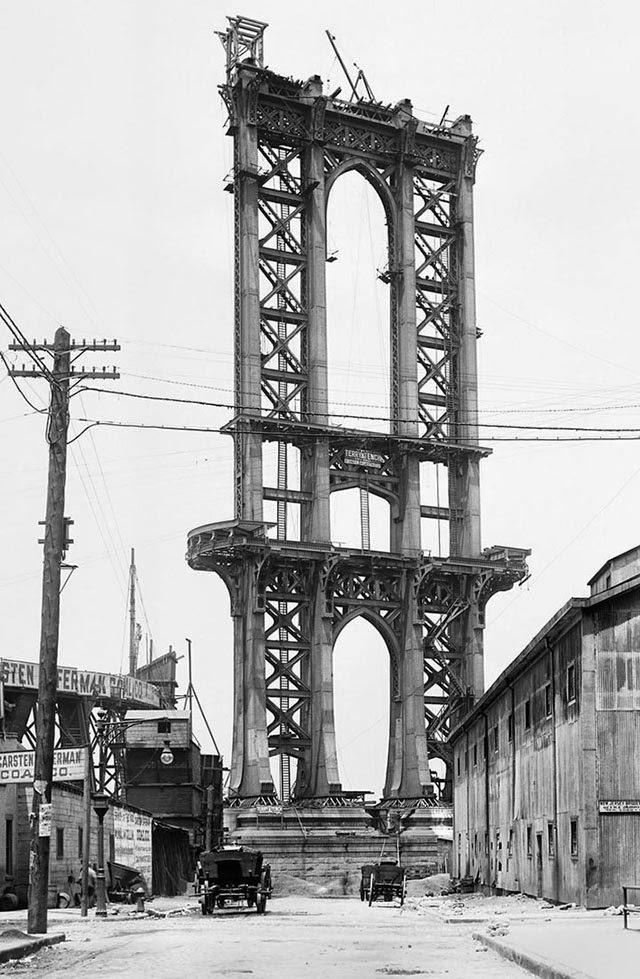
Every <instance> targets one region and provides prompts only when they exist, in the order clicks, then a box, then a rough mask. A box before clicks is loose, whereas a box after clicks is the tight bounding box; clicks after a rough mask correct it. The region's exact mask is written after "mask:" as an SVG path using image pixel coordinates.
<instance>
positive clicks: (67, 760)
mask: <svg viewBox="0 0 640 979" xmlns="http://www.w3.org/2000/svg"><path fill="white" fill-rule="evenodd" d="M84 752H85V749H84V748H66V749H65V748H63V749H61V750H60V751H54V753H53V781H54V782H72V781H76V780H77V779H80V780H82V779H83V778H84ZM34 772H35V752H34V751H3V752H0V785H7V784H8V783H11V785H17V784H20V783H25V782H29V783H31V782H33V779H34Z"/></svg>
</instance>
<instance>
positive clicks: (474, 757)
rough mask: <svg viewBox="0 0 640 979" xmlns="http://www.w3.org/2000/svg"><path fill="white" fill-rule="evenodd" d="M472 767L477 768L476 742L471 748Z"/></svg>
mask: <svg viewBox="0 0 640 979" xmlns="http://www.w3.org/2000/svg"><path fill="white" fill-rule="evenodd" d="M473 767H474V768H477V767H478V742H477V741H476V743H475V744H474V746H473Z"/></svg>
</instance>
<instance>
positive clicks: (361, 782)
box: [333, 615, 391, 800]
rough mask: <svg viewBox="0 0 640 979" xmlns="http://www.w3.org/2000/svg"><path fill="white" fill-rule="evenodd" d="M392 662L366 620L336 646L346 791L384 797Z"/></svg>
mask: <svg viewBox="0 0 640 979" xmlns="http://www.w3.org/2000/svg"><path fill="white" fill-rule="evenodd" d="M390 675H391V670H390V656H389V649H388V647H387V644H386V642H385V640H384V638H383V637H382V634H381V633H380V632H379V631H378V630H377V629H376V628H375V627H374V626H373V625H372V624H371V623H370V622H367V621H366V619H364V618H363V617H362V616H361V615H359V616H357V617H356V618H354V619H353V620H352V621H351V622H348V623H347V625H346V626H345V628H344V629H342V630H341V631H340V632H339V634H338V637H337V639H336V641H335V644H334V650H333V682H334V709H335V731H336V749H337V753H338V767H339V770H340V775H341V779H342V787H343V788H344V789H346V790H352V791H366V790H368V791H371V792H372V793H373V796H369V797H368V798H369V800H372V799H374V798H375V799H379V798H381V797H382V794H383V789H384V784H385V779H386V775H387V764H388V749H389V689H390V688H389V684H390Z"/></svg>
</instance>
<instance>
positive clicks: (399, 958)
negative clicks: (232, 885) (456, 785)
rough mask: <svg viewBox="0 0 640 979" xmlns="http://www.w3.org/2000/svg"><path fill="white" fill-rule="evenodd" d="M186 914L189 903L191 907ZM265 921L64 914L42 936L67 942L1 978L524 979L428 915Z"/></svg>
mask: <svg viewBox="0 0 640 979" xmlns="http://www.w3.org/2000/svg"><path fill="white" fill-rule="evenodd" d="M192 905H193V902H192ZM267 907H268V910H267V914H265V915H263V916H259V915H257V914H255V912H254V911H241V912H234V911H231V910H226V909H225V910H224V911H221V912H216V913H215V914H214V915H213V916H212V917H206V918H205V917H202V915H201V914H200V913H199V911H198V909H197V907H196V906H195V905H193V913H191V914H187V915H181V916H176V917H168V918H164V919H153V918H144V919H141V918H138V919H135V918H132V917H124V916H123V915H119V916H117V917H110V918H108V919H107V920H106V921H105V920H102V921H101V920H97V919H95V918H93V917H89V918H88V919H85V920H84V921H83V920H82V919H80V918H79V917H77V915H73V914H72V913H71V912H69V914H68V915H67V916H66V917H60V916H56V917H53V918H52V920H51V924H50V928H49V930H50V931H58V930H63V931H65V933H66V935H67V941H66V942H65V943H64V944H62V945H57V946H54V947H53V948H51V949H47V950H45V951H43V952H40V953H38V954H37V955H35V956H33V958H32V959H30V960H28V961H26V962H25V963H24V964H19V963H15V964H12V965H8V966H4V967H3V968H2V972H1V974H3V975H4V974H10V975H25V976H27V975H28V976H32V977H34V979H40V977H42V979H44V977H45V976H46V977H47V979H63V977H64V979H69V977H70V976H83V977H85V976H86V977H91V979H94V977H111V976H113V977H115V976H118V977H121V976H135V977H136V979H183V977H184V979H193V977H198V979H200V977H209V976H229V977H235V976H247V975H255V976H257V977H260V979H294V977H295V979H300V977H305V979H306V977H310V979H325V977H327V979H333V977H335V979H338V977H340V979H379V977H381V976H446V977H447V979H485V977H487V979H488V977H490V979H516V977H517V979H523V977H525V976H527V975H528V973H525V972H523V971H522V970H521V969H519V968H517V967H516V966H513V965H511V964H510V963H507V962H505V961H503V960H502V959H500V958H499V957H498V956H497V955H496V954H495V953H493V952H491V951H486V950H479V949H480V946H479V945H478V943H477V942H475V941H474V940H473V939H472V938H471V931H472V928H471V927H467V926H465V925H458V924H456V925H447V924H444V923H443V921H442V919H441V918H440V917H439V916H438V915H437V914H436V913H435V912H427V913H424V912H422V913H420V914H419V913H417V912H416V911H415V910H412V909H411V908H408V907H406V906H405V908H404V909H400V908H399V907H394V906H392V905H388V904H384V903H377V904H374V905H373V907H371V908H369V907H368V906H367V905H366V904H361V903H360V901H359V900H354V899H342V900H340V899H334V900H329V899H326V898H325V899H319V898H302V897H287V898H279V899H277V898H276V899H273V900H272V901H270V902H269V904H268V906H267Z"/></svg>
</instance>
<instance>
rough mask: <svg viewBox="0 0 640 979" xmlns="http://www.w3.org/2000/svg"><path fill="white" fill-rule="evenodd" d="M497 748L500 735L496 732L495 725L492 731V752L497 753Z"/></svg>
mask: <svg viewBox="0 0 640 979" xmlns="http://www.w3.org/2000/svg"><path fill="white" fill-rule="evenodd" d="M499 747H500V734H499V731H498V725H497V724H496V726H495V727H494V729H493V750H494V751H497V750H498V748H499Z"/></svg>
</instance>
